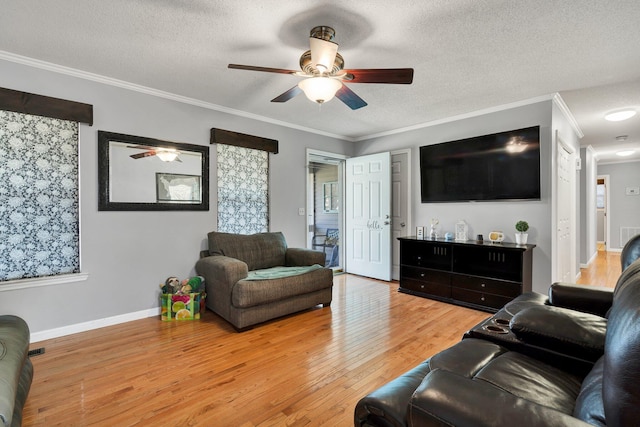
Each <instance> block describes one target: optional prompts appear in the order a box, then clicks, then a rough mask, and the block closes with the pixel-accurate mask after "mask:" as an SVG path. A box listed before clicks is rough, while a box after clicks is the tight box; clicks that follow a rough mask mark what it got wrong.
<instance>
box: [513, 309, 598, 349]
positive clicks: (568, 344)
mask: <svg viewBox="0 0 640 427" xmlns="http://www.w3.org/2000/svg"><path fill="white" fill-rule="evenodd" d="M509 328H510V329H511V331H512V332H513V333H514V334H516V336H517V337H518V338H520V339H521V340H523V341H524V342H526V343H527V344H531V345H536V346H538V347H543V348H547V349H549V350H552V351H555V352H558V353H562V354H566V355H568V356H572V357H576V358H578V359H583V360H590V361H593V362H595V361H596V360H598V359H599V358H600V356H602V354H603V353H604V339H605V335H606V333H607V319H605V318H604V317H600V316H596V315H593V314H590V313H583V312H581V311H575V310H568V309H566V308H561V307H552V306H534V307H529V308H526V309H524V310H522V311H520V312H519V313H517V314H516V315H515V316H513V318H512V319H511V321H510V322H509Z"/></svg>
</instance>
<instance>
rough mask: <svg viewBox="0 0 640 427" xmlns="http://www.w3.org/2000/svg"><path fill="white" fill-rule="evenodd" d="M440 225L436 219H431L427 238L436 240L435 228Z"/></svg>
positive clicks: (436, 232)
mask: <svg viewBox="0 0 640 427" xmlns="http://www.w3.org/2000/svg"><path fill="white" fill-rule="evenodd" d="M439 223H440V221H439V220H438V218H431V228H430V229H429V238H430V239H437V238H438V231H437V230H436V226H437V225H438V224H439Z"/></svg>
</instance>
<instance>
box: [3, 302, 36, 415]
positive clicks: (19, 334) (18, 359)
mask: <svg viewBox="0 0 640 427" xmlns="http://www.w3.org/2000/svg"><path fill="white" fill-rule="evenodd" d="M29 337H30V334H29V327H28V326H27V323H26V322H25V321H24V320H23V319H21V318H19V317H17V316H11V315H4V316H0V425H7V426H10V425H16V424H12V419H13V417H14V416H15V415H18V416H20V414H21V413H22V406H21V405H23V404H24V402H23V401H18V402H16V399H18V398H19V397H20V396H21V394H22V392H21V389H23V388H25V387H26V386H27V385H30V384H31V377H28V378H24V379H23V378H22V374H23V371H24V369H25V365H26V366H27V367H28V368H30V367H31V366H30V362H28V361H27V355H28V352H29ZM28 374H29V373H28ZM27 392H28V388H27ZM21 399H22V398H21ZM16 404H17V406H16Z"/></svg>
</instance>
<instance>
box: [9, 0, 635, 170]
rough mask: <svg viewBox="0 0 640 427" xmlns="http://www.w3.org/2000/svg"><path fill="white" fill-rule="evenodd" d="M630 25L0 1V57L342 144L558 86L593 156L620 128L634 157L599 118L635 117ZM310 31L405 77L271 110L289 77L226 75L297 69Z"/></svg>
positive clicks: (559, 4)
mask: <svg viewBox="0 0 640 427" xmlns="http://www.w3.org/2000/svg"><path fill="white" fill-rule="evenodd" d="M638 22H640V2H639V1H638V0H616V1H615V2H606V1H604V0H573V1H557V0H556V1H550V0H537V1H526V2H525V1H513V0H505V1H501V0H464V1H463V0H429V1H427V0H402V1H389V0H386V1H380V0H367V1H351V2H343V1H314V2H309V1H307V2H305V1H300V0H263V1H259V2H257V1H248V0H215V1H214V0H191V1H189V0H110V1H104V0H47V1H41V0H40V1H38V0H20V1H15V0H0V51H4V54H3V52H0V58H2V57H4V58H6V59H10V58H11V56H12V55H20V56H24V57H28V58H33V59H37V60H41V61H46V62H49V63H53V64H57V65H62V66H65V67H70V68H73V69H77V70H82V71H86V72H90V73H95V74H98V75H102V76H106V77H109V78H113V79H118V80H123V81H126V82H130V83H134V84H137V85H142V86H146V87H150V88H153V89H157V90H161V91H165V92H169V93H172V94H176V95H180V96H184V97H188V98H193V99H196V100H199V101H202V102H206V103H210V104H215V105H217V106H220V107H222V108H225V109H233V110H239V111H242V112H246V113H249V114H252V115H258V116H262V117H265V118H267V119H270V120H275V121H281V122H286V123H290V124H292V125H294V126H298V127H304V128H309V129H314V130H317V131H321V132H323V133H325V134H330V135H337V136H339V137H343V138H345V139H350V140H354V139H362V138H365V137H367V136H370V135H375V134H379V133H384V132H389V131H393V130H397V129H402V128H405V127H409V126H415V125H420V124H423V123H427V122H431V121H435V120H441V119H444V118H447V117H452V116H456V115H460V114H466V113H471V112H474V111H478V110H482V109H486V108H492V107H496V106H500V105H505V104H510V103H513V102H520V101H524V100H527V99H531V98H536V97H540V96H545V95H550V94H553V93H555V92H559V93H560V94H561V96H562V97H563V99H564V100H565V102H566V104H567V105H568V107H569V109H570V110H571V112H572V113H573V114H574V116H575V118H576V120H577V122H578V124H579V126H580V127H581V129H582V131H583V132H584V134H585V136H584V138H583V141H582V142H583V145H592V146H593V147H594V148H595V149H596V151H597V152H598V155H599V158H600V159H602V160H607V158H608V157H606V154H605V153H606V152H611V151H612V150H613V148H612V145H613V144H614V143H615V137H616V136H618V135H622V134H624V135H628V136H629V137H628V139H627V141H626V142H625V145H631V146H633V147H635V148H636V149H637V150H638V157H637V158H640V116H636V117H635V118H633V119H631V120H629V121H627V122H623V123H617V124H611V123H608V122H605V121H604V120H603V119H602V116H603V114H604V113H605V112H606V111H609V110H612V109H618V108H621V107H628V106H633V107H635V108H638V109H640V25H638ZM317 25H328V26H331V27H333V28H335V30H336V37H335V41H336V42H338V43H339V44H340V50H339V51H340V53H341V54H342V56H343V57H344V58H345V63H346V68H393V67H413V68H414V69H415V75H414V83H413V84H412V85H378V84H359V85H358V84H351V85H350V88H351V89H352V90H354V91H355V92H356V93H357V94H358V95H360V96H361V97H362V98H363V99H364V100H365V101H367V102H368V103H369V105H368V106H367V107H364V108H362V109H360V110H356V111H351V110H350V109H348V108H347V107H346V106H345V105H344V104H342V103H341V102H340V101H338V100H334V101H331V102H329V103H327V104H325V105H323V106H322V108H319V107H318V106H317V105H314V104H312V103H311V102H309V101H308V100H307V99H306V98H305V97H304V96H302V95H300V96H298V97H296V98H294V99H293V100H291V101H289V102H287V103H283V104H275V103H271V102H269V101H270V100H271V99H272V98H274V97H275V96H276V95H279V94H280V93H282V92H284V91H286V90H287V89H289V88H291V87H292V86H294V85H295V84H296V83H297V81H298V78H296V77H293V76H289V75H281V74H271V73H257V72H251V71H241V70H229V69H227V64H229V63H238V64H248V65H259V66H266V67H275V68H287V69H298V59H299V57H300V55H301V53H302V52H303V51H305V50H307V49H308V35H309V31H310V29H311V28H312V27H314V26H317ZM0 81H1V76H0ZM614 157H615V156H614Z"/></svg>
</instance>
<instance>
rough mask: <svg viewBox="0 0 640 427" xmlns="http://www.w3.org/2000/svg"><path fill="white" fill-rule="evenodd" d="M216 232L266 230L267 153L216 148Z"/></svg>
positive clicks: (227, 146) (267, 213) (223, 145)
mask: <svg viewBox="0 0 640 427" xmlns="http://www.w3.org/2000/svg"><path fill="white" fill-rule="evenodd" d="M217 163H218V231H220V232H226V233H236V234H253V233H263V232H266V231H269V153H268V152H266V151H262V150H254V149H250V148H244V147H236V146H233V145H226V144H218V145H217Z"/></svg>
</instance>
